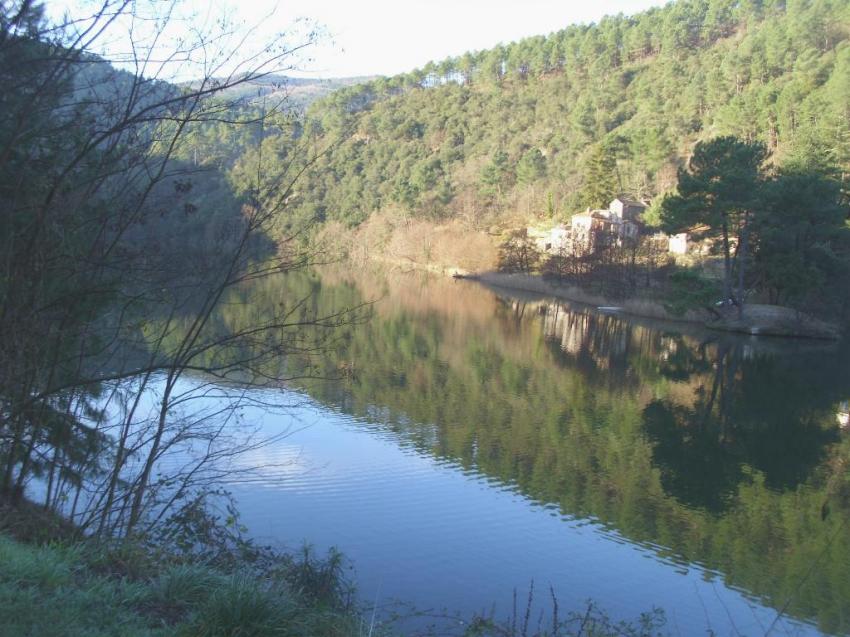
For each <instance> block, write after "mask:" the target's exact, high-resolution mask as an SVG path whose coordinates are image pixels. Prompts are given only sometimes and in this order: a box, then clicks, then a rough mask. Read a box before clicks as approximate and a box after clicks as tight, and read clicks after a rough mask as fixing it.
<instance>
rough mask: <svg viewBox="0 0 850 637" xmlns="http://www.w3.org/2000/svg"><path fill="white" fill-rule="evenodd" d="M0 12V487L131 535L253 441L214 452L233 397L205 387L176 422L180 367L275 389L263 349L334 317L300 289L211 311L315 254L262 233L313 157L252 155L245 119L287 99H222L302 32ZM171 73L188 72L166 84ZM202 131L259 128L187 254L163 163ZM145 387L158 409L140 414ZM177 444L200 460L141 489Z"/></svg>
mask: <svg viewBox="0 0 850 637" xmlns="http://www.w3.org/2000/svg"><path fill="white" fill-rule="evenodd" d="M0 9H2V16H1V17H0V81H3V82H4V83H5V84H4V85H5V86H7V87H11V88H12V89H13V90H11V91H5V92H4V94H3V97H0V101H2V106H3V109H2V116H0V191H2V192H0V194H2V201H3V203H2V206H3V208H4V210H3V211H2V212H3V222H2V223H3V227H2V230H3V233H2V235H3V239H2V254H3V262H2V266H0V268H2V279H0V401H2V405H0V470H1V471H2V472H1V473H0V491H2V492H3V493H5V494H7V495H12V496H13V497H19V496H20V495H21V493H22V491H23V488H24V486H25V485H26V484H27V482H28V481H29V480H30V479H31V478H32V477H33V476H44V477H45V479H46V483H47V484H46V493H45V497H44V503H45V506H48V507H54V508H63V509H64V510H65V511H66V512H69V513H70V514H71V515H72V516H73V517H74V518H75V519H76V520H77V521H79V522H80V523H81V525H82V527H83V528H84V529H89V530H96V531H99V532H101V533H107V532H108V533H120V534H132V533H134V532H137V531H138V530H139V528H140V523H141V521H142V520H143V518H144V515H145V513H146V512H147V511H151V510H154V509H155V508H156V506H155V504H159V505H162V504H164V503H168V501H169V500H172V501H173V500H174V499H175V498H178V497H180V495H181V494H183V493H185V492H186V490H187V489H189V488H191V487H192V485H197V484H199V482H200V481H201V480H209V478H210V476H211V475H215V474H216V471H217V470H216V469H209V470H206V469H205V468H206V467H211V466H212V465H213V464H214V463H213V461H214V460H215V459H217V458H222V457H231V456H232V455H233V454H234V453H236V452H237V451H239V450H241V449H246V448H247V449H250V448H252V447H253V446H254V445H256V444H262V443H261V442H258V441H256V440H251V439H250V438H246V441H245V442H244V444H243V445H234V444H230V445H229V446H228V447H227V448H226V449H225V450H222V448H220V446H217V443H220V442H221V441H222V440H223V439H224V438H226V437H227V435H228V434H227V427H225V424H226V423H228V422H229V418H230V417H231V416H230V414H233V413H234V411H233V408H234V406H235V405H237V404H238V403H239V402H240V401H241V400H243V399H245V397H246V394H245V392H221V393H220V396H224V395H225V394H226V396H227V400H226V401H225V402H224V403H223V404H222V405H223V406H222V408H221V409H220V410H213V413H206V414H205V415H204V416H203V417H201V416H199V415H198V414H196V415H194V416H193V415H192V412H191V411H190V410H187V409H185V407H186V406H187V405H188V404H189V399H190V394H186V393H185V392H181V391H180V387H181V381H182V380H183V379H184V376H185V375H186V374H196V375H203V378H206V379H218V381H220V382H230V381H233V380H237V379H238V380H239V381H241V382H243V383H244V382H246V381H249V382H255V383H259V384H270V383H271V384H279V383H280V382H281V381H282V380H284V379H285V378H287V377H288V376H287V374H286V370H282V369H281V370H274V369H271V368H270V367H269V366H268V364H267V363H268V361H269V360H274V359H279V358H280V357H281V356H283V355H287V354H292V353H293V352H311V351H315V350H316V349H318V348H321V347H323V346H324V345H325V344H326V339H328V338H330V336H329V335H328V334H330V333H331V332H332V330H333V328H334V327H336V326H337V325H339V324H340V323H342V322H346V321H348V320H351V317H352V314H351V313H350V312H349V311H345V310H344V311H340V312H339V313H338V314H333V315H331V316H325V317H317V316H315V314H312V313H311V312H310V309H309V304H308V303H307V299H294V300H291V301H289V302H287V303H285V304H281V307H280V308H279V309H278V310H277V311H274V312H271V313H269V314H268V315H267V316H263V317H261V318H257V319H256V320H254V321H253V322H250V323H246V324H243V325H239V326H238V327H231V329H228V330H222V329H220V326H218V325H215V320H214V319H215V317H216V313H217V311H218V310H219V308H220V306H221V303H222V300H223V299H224V298H226V297H227V296H228V295H230V294H233V293H234V291H236V290H239V289H240V288H241V287H243V286H245V285H248V284H249V283H250V282H251V281H256V280H258V279H261V278H263V277H267V276H270V275H272V274H276V273H281V272H287V271H291V270H293V269H298V268H303V267H306V266H308V265H309V264H311V263H314V262H315V261H316V260H317V259H318V255H316V254H315V253H311V252H309V251H305V250H303V249H301V248H299V243H298V237H299V234H300V233H301V232H303V228H294V229H291V230H290V232H289V233H288V234H284V235H281V234H280V233H277V241H276V243H275V242H273V241H272V239H271V238H270V237H271V235H272V231H273V229H274V228H275V227H276V226H277V225H278V220H279V218H280V217H281V215H282V214H284V211H285V207H286V203H287V201H288V199H289V198H290V197H291V196H292V194H293V187H294V184H295V183H296V182H297V179H298V177H299V176H300V174H301V173H302V172H303V171H304V170H305V169H306V167H307V166H309V164H310V161H311V157H310V156H309V155H307V154H305V152H304V150H303V149H301V148H299V147H298V145H297V143H296V142H293V148H292V149H291V152H290V154H289V155H288V157H286V158H284V159H283V160H281V158H280V157H276V158H275V161H273V162H269V161H267V160H266V159H265V158H264V156H263V152H262V151H263V147H264V144H265V143H266V140H265V139H264V134H263V132H262V126H263V125H264V122H266V121H267V120H268V118H270V117H275V116H278V115H279V114H281V113H282V112H283V111H284V109H285V103H274V104H271V105H269V104H267V103H263V104H262V105H257V104H252V105H248V106H247V107H246V105H245V104H244V103H243V102H242V101H241V100H239V99H237V98H236V97H231V96H232V95H233V94H234V92H233V90H234V89H236V88H237V87H240V86H245V85H248V84H250V83H251V82H254V81H256V80H258V79H260V78H263V77H265V76H267V75H268V74H270V73H273V72H281V71H285V70H286V69H287V68H289V66H290V64H291V63H292V60H293V56H295V55H296V54H297V53H298V52H299V51H301V50H302V49H303V48H304V47H306V46H309V45H310V44H311V43H312V41H313V40H314V38H315V33H313V32H307V33H305V34H303V39H301V40H299V41H298V42H296V43H295V44H291V45H288V44H287V42H288V40H286V39H281V40H276V41H274V42H273V43H271V44H270V45H268V46H253V47H252V50H251V51H250V52H248V53H247V55H245V53H246V50H247V49H248V48H249V47H248V42H249V41H248V40H247V36H246V35H244V34H243V35H241V36H240V34H239V31H238V30H237V29H233V28H231V27H230V26H228V25H227V24H226V23H222V24H221V26H220V27H219V28H218V29H217V30H215V31H208V30H207V31H205V30H201V29H197V28H189V29H187V28H183V29H177V30H176V31H175V29H174V27H175V22H179V21H180V20H181V19H182V17H181V16H180V8H179V6H178V5H177V4H176V3H160V2H149V3H144V2H129V0H104V1H103V2H102V4H100V5H98V7H97V9H96V10H95V11H94V12H93V13H92V14H91V15H89V16H85V17H79V16H78V17H75V18H74V19H70V18H66V19H65V20H63V21H60V22H58V23H55V22H53V23H51V22H49V21H48V20H46V19H45V18H44V15H43V10H42V9H41V8H40V6H38V5H36V4H35V3H33V2H30V1H28V0H18V1H17V2H11V3H3V4H2V5H0ZM184 26H185V25H184ZM119 32H121V33H123V35H122V37H121V38H119V39H116V34H117V33H119ZM175 33H176V34H177V35H176V36H175ZM115 42H119V43H122V44H123V47H122V48H120V49H119V48H116V45H115ZM95 51H97V52H98V53H99V54H100V55H95ZM104 54H108V55H111V56H112V57H111V59H107V58H105V57H103V55H104ZM116 65H117V67H118V68H116ZM175 65H178V66H175ZM176 68H179V69H185V68H189V69H191V70H193V71H195V72H196V73H197V75H195V76H194V78H193V79H192V81H187V82H184V83H181V84H174V83H167V82H165V81H164V78H166V77H168V78H170V79H173V78H174V74H175V73H179V71H175V69H176ZM178 77H179V76H178ZM211 124H226V125H245V126H248V125H252V126H255V127H259V129H260V133H259V135H258V141H257V143H258V152H257V153H256V155H255V156H254V161H253V164H254V171H255V173H254V178H253V179H252V180H251V186H250V187H249V188H247V189H246V191H245V192H242V193H239V194H238V195H236V194H234V195H233V198H234V201H235V202H238V201H240V199H241V202H242V204H241V207H237V208H236V209H235V210H236V214H230V215H221V214H220V215H219V217H221V218H222V219H220V220H219V221H218V222H216V223H210V224H207V225H208V226H211V227H213V228H214V231H213V233H212V236H211V237H208V238H207V239H206V240H205V241H203V242H200V244H201V245H200V246H197V245H196V246H195V248H193V249H191V250H187V249H186V246H187V245H188V242H189V238H188V237H176V238H175V237H170V236H169V235H168V232H169V229H170V230H172V231H173V229H174V228H175V225H173V221H172V225H169V220H173V217H174V216H175V215H181V214H182V215H184V216H191V215H199V214H203V212H204V211H198V210H197V209H196V208H195V207H194V204H192V203H191V202H190V201H188V199H189V196H188V194H187V193H189V192H190V191H191V187H192V179H193V178H195V179H197V171H196V170H195V168H194V167H190V166H189V165H187V163H186V162H181V161H180V160H179V156H180V152H181V144H183V143H184V142H185V140H186V139H187V136H188V135H190V134H191V132H192V131H193V130H196V129H197V128H198V127H202V126H207V125H211ZM282 125H286V124H285V123H284V124H282ZM163 227H164V228H165V229H166V230H161V228H163ZM196 227H197V226H196ZM158 229H160V230H158ZM198 243H199V242H195V244H198ZM166 244H168V245H167V248H168V249H164V248H163V246H164V245H166ZM187 252H188V254H187ZM308 326H309V327H316V328H319V332H315V331H314V332H310V334H311V336H307V335H306V334H307V331H306V329H305V328H307V327H308ZM317 333H321V334H322V335H320V336H316V334H317ZM211 386H214V385H211V384H210V382H209V380H207V381H204V382H201V383H200V385H199V387H200V394H201V395H202V396H206V397H209V396H210V393H209V387H211ZM196 389H197V387H196ZM153 390H155V394H154V393H152V391H153ZM152 395H156V399H157V404H158V407H157V410H156V415H155V417H154V418H152V419H147V418H144V419H142V418H140V414H141V410H140V408H139V407H140V404H141V403H142V402H143V401H145V400H149V399H150V396H152ZM119 404H120V405H122V408H121V409H120V410H117V412H116V409H115V406H116V405H119ZM178 406H181V407H182V408H183V409H182V411H183V415H182V416H181V417H179V418H178V417H177V415H176V411H175V410H176V409H177V407H178ZM190 441H195V442H198V441H203V442H205V443H206V444H207V452H206V453H205V454H202V455H201V457H199V458H198V459H197V461H196V462H195V463H194V464H192V463H190V464H189V465H188V466H187V468H182V469H181V470H180V471H178V472H177V473H176V474H173V475H171V476H168V477H166V478H163V479H161V480H158V481H154V478H153V474H154V468H155V466H156V465H157V462H158V461H159V460H160V459H161V458H162V457H163V456H164V454H166V453H168V452H169V451H171V450H173V449H175V448H176V447H178V446H179V445H182V444H187V443H188V442H190ZM164 485H165V486H164ZM160 487H162V488H160ZM166 487H167V488H166ZM166 493H167V494H168V495H163V494H166ZM159 510H160V513H161V510H162V509H161V508H160V509H159Z"/></svg>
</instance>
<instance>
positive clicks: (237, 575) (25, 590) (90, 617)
mask: <svg viewBox="0 0 850 637" xmlns="http://www.w3.org/2000/svg"><path fill="white" fill-rule="evenodd" d="M110 559H111V558H110V556H109V554H108V552H104V551H103V550H94V549H93V548H92V547H90V546H86V545H83V544H76V545H62V544H57V543H53V544H47V545H41V546H38V545H30V544H24V543H22V542H19V541H17V540H14V539H12V538H11V537H9V536H8V535H3V534H0V636H2V637H7V636H8V637H23V636H28V635H31V636H33V637H36V636H38V637H53V636H56V637H60V636H61V637H76V636H80V637H82V636H84V635H85V636H86V637H89V636H91V637H100V636H107V635H110V636H111V635H115V636H121V637H125V636H127V637H133V636H139V637H141V636H146V637H147V636H150V637H154V636H158V635H185V636H189V635H191V636H208V637H218V636H222V637H223V636H236V635H238V636H240V637H249V636H253V635H257V636H260V635H263V636H264V635H269V636H282V637H288V636H290V635H292V636H295V635H298V636H307V635H316V636H319V635H321V636H325V635H327V636H328V637H333V636H335V635H339V636H343V635H360V634H361V633H362V632H363V630H362V622H361V621H360V618H359V616H358V615H357V614H356V613H354V612H353V611H352V610H351V609H349V608H344V607H340V606H339V605H337V604H335V603H333V602H331V601H329V600H319V599H315V598H310V599H305V597H304V596H303V595H302V594H301V593H299V592H298V591H296V590H293V588H292V586H290V585H289V583H288V581H287V579H288V578H291V577H293V576H292V574H291V573H290V572H289V571H287V572H286V573H285V575H286V577H284V573H283V572H282V571H279V572H278V573H277V575H276V576H274V577H266V576H263V575H261V574H258V573H257V572H255V571H248V570H245V571H236V572H232V573H224V572H220V571H218V570H216V569H215V568H212V567H210V566H206V565H204V564H192V563H175V564H171V565H160V566H159V568H161V571H160V573H159V574H157V575H155V576H152V577H134V576H130V575H127V574H124V573H123V571H124V570H125V569H124V568H123V563H124V561H125V560H126V557H125V556H122V559H121V560H118V562H117V564H118V566H119V568H116V569H113V571H112V572H110V570H109V569H108V568H106V567H107V566H108V565H109V564H110ZM153 568H156V567H155V565H153V564H148V565H146V566H145V568H140V569H138V570H139V571H142V572H144V571H149V570H151V569H153ZM310 568H311V569H315V568H316V566H315V565H314V564H311V566H310ZM119 573H121V574H119ZM298 577H303V575H299V576H298Z"/></svg>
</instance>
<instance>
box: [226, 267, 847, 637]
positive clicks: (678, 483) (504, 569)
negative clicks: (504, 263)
mask: <svg viewBox="0 0 850 637" xmlns="http://www.w3.org/2000/svg"><path fill="white" fill-rule="evenodd" d="M309 290H314V291H318V295H317V297H316V298H317V299H318V300H317V309H319V310H320V311H323V312H329V311H332V310H333V309H339V308H342V307H345V306H348V305H353V304H355V303H358V302H362V301H365V300H377V301H376V303H375V304H374V306H373V307H372V311H371V314H372V315H371V317H370V319H369V320H368V321H365V322H363V323H361V324H358V325H353V326H349V327H346V328H344V329H343V330H342V331H341V332H339V333H338V337H339V338H338V340H337V341H335V343H334V345H335V348H334V351H333V352H332V353H331V354H328V355H327V356H324V357H322V358H321V359H318V360H315V361H313V363H314V364H315V365H316V366H317V367H316V368H315V369H314V371H315V372H318V373H320V374H321V375H323V376H331V377H336V378H337V380H333V381H327V380H326V381H314V382H307V381H301V382H299V383H295V384H294V385H293V388H292V389H288V390H277V391H272V390H264V394H265V396H264V399H265V400H267V401H271V402H274V401H278V402H288V403H292V404H293V406H292V407H291V408H290V409H289V410H288V411H287V413H286V414H285V415H283V414H281V413H277V412H274V413H271V412H269V413H266V412H264V411H263V410H261V409H259V408H253V409H248V410H247V411H246V414H245V415H246V417H247V418H249V419H251V420H254V421H256V422H258V423H259V424H260V425H261V426H262V428H263V429H264V431H265V432H267V433H270V434H271V433H278V432H280V431H281V430H284V429H289V430H290V431H291V434H290V435H289V436H288V437H286V438H285V439H283V440H281V441H279V442H277V443H275V444H274V445H271V446H268V447H265V448H262V449H260V450H257V451H256V452H254V453H252V454H250V455H248V456H244V457H243V458H241V460H240V462H241V463H243V465H244V466H245V467H263V468H261V469H260V470H259V471H257V472H256V473H251V474H247V473H246V474H245V475H244V476H243V477H241V478H233V479H231V481H230V484H229V485H228V486H229V489H230V490H231V491H232V492H233V494H234V495H235V497H236V499H237V501H238V504H239V508H240V510H241V513H242V515H243V521H244V523H245V524H246V525H247V526H248V527H249V528H250V530H251V533H252V534H253V535H254V536H255V537H258V538H261V539H263V540H268V541H274V542H278V543H285V544H288V545H290V546H295V545H298V544H299V543H300V542H301V541H302V540H304V539H306V540H308V541H309V542H311V543H313V544H314V545H315V546H316V547H317V548H319V549H324V548H327V547H330V546H336V547H338V548H339V549H340V550H341V551H343V552H344V553H345V555H346V556H347V557H348V558H350V560H351V562H352V564H353V566H354V568H355V569H356V580H357V583H358V588H359V592H360V595H361V597H362V598H363V599H364V600H366V601H368V602H370V603H371V602H374V601H375V600H377V602H378V604H379V605H385V604H389V603H390V602H391V601H392V600H393V599H395V598H397V599H401V600H404V601H406V602H410V603H412V604H413V605H415V606H416V607H417V608H418V609H420V610H432V611H435V612H436V611H441V610H443V609H445V610H448V611H450V612H460V613H464V614H468V613H471V612H475V611H490V610H491V609H492V608H493V607H494V605H495V611H496V614H497V615H506V614H509V613H510V611H511V606H512V596H513V592H514V590H516V591H517V592H518V595H519V596H520V597H521V598H524V597H525V595H526V593H527V591H528V588H529V585H530V583H531V582H532V581H533V582H534V585H535V587H536V589H537V591H538V601H540V602H541V607H543V606H546V604H544V603H543V602H545V601H546V600H547V599H548V597H549V592H548V588H549V586H551V587H552V589H553V590H554V591H555V593H556V594H557V596H558V598H559V601H560V608H561V612H562V614H563V613H564V612H565V609H582V608H583V607H584V605H585V602H586V600H588V599H592V600H595V601H596V602H597V603H598V604H599V605H600V606H601V607H602V608H603V609H605V610H606V611H607V612H608V613H609V614H611V615H613V616H615V617H617V618H623V619H634V618H636V617H637V616H638V615H639V614H640V613H642V612H645V611H648V610H650V609H652V608H653V607H660V608H663V609H664V610H665V612H666V615H667V630H669V632H670V633H671V634H682V635H691V634H706V631H708V630H709V629H713V630H714V631H715V632H716V634H719V635H732V634H735V635H737V634H746V635H761V634H765V633H767V632H768V631H770V633H771V634H776V635H785V634H791V635H796V634H819V633H821V632H825V633H837V634H846V633H850V525H848V524H847V521H848V519H850V486H848V482H850V474H849V473H848V467H850V431H848V429H847V424H846V423H847V411H848V406H847V399H848V398H850V363H848V358H847V347H846V346H844V345H829V344H823V343H801V342H791V341H781V340H769V339H768V340H758V339H755V338H732V337H728V336H721V335H718V334H713V333H704V332H701V331H699V330H695V329H692V328H682V329H685V333H683V332H682V331H681V329H678V330H677V329H676V328H675V326H673V327H671V326H670V325H658V324H652V323H649V322H645V321H640V320H637V319H634V320H631V319H621V318H617V317H613V316H602V315H598V314H596V313H594V312H592V311H589V310H588V309H586V308H581V307H576V306H573V307H571V306H569V305H568V304H565V303H559V302H556V301H553V300H547V299H540V298H522V297H521V296H517V295H516V294H512V293H509V292H505V291H501V292H499V291H493V290H488V289H485V288H483V287H481V286H478V285H477V284H474V283H470V282H462V281H451V280H446V279H439V278H427V277H422V276H417V275H392V276H379V275H359V276H357V277H354V276H353V275H351V274H340V273H325V274H323V275H322V276H321V277H320V276H319V275H311V276H309V277H289V278H288V279H283V280H280V281H276V282H271V281H267V282H264V283H263V284H262V285H261V286H258V287H257V288H255V289H253V290H252V291H251V295H250V299H251V304H252V308H253V309H252V311H257V312H260V313H261V312H262V307H263V305H264V304H266V303H280V302H285V300H286V299H292V298H302V297H303V296H304V294H305V293H306V292H307V291H309ZM282 299H283V300H284V301H281V300H282ZM231 311H233V312H236V310H231ZM303 363H304V361H290V363H289V364H291V365H292V366H293V369H297V368H299V365H302V364H303ZM780 608H782V609H785V610H784V614H783V615H782V616H781V617H780V618H779V619H777V615H778V612H777V610H776V609H780Z"/></svg>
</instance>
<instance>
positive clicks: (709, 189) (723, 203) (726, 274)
mask: <svg viewBox="0 0 850 637" xmlns="http://www.w3.org/2000/svg"><path fill="white" fill-rule="evenodd" d="M766 159H767V149H766V148H765V146H764V145H763V144H761V143H747V142H744V141H741V140H739V139H737V138H735V137H717V138H715V139H712V140H710V141H707V142H701V143H698V144H697V145H696V148H695V149H694V154H693V156H692V157H691V159H690V161H689V162H688V169H687V170H680V171H679V183H678V187H677V191H678V192H677V194H676V195H672V196H669V197H666V198H665V199H664V204H663V209H662V213H661V215H662V222H663V225H664V227H665V229H667V230H668V231H670V232H682V231H683V230H693V229H694V228H697V229H698V230H702V232H700V234H702V235H703V236H708V237H711V238H716V239H719V240H720V242H721V244H720V249H721V250H722V254H723V298H724V299H732V298H734V300H735V302H736V304H737V305H738V306H739V307H740V306H741V305H743V303H744V290H743V286H742V285H741V286H739V288H738V290H737V293H736V294H735V296H734V297H733V294H732V287H733V281H732V276H733V267H735V266H737V268H738V271H739V272H740V273H741V280H742V281H743V268H744V265H745V260H746V258H747V255H746V247H747V243H748V240H749V233H750V230H751V227H750V224H751V218H752V216H753V214H754V212H755V211H756V210H757V209H758V208H759V205H760V202H761V191H762V182H763V179H764V176H763V172H762V165H763V164H764V162H765V160H766ZM733 241H734V242H735V244H736V247H735V249H734V250H733V247H732V242H733ZM733 252H734V261H735V263H734V264H733Z"/></svg>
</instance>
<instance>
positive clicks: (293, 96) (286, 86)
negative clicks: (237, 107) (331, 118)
mask: <svg viewBox="0 0 850 637" xmlns="http://www.w3.org/2000/svg"><path fill="white" fill-rule="evenodd" d="M374 79H375V78H374V77H371V76H364V77H334V78H328V79H312V78H299V77H289V76H287V75H276V74H271V75H266V76H264V77H261V78H257V79H252V80H250V81H248V82H245V83H244V84H240V85H239V86H235V87H232V88H230V89H228V90H226V91H222V92H221V96H222V97H224V98H225V99H242V98H245V99H248V100H251V99H252V98H255V97H270V98H272V99H274V98H285V99H286V100H287V103H288V104H289V105H290V106H291V107H293V108H297V109H306V108H307V107H308V106H310V104H312V103H313V102H315V101H316V100H319V99H322V98H323V97H326V96H328V95H330V94H331V93H333V92H334V91H337V90H339V89H341V88H347V87H351V86H356V85H357V84H363V83H367V82H370V81H372V80H374Z"/></svg>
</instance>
